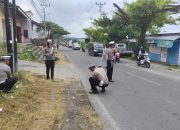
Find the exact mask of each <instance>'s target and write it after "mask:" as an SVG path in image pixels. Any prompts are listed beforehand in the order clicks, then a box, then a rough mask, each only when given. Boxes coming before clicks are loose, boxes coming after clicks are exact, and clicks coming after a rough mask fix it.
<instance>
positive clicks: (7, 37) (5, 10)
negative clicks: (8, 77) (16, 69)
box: [4, 0, 13, 73]
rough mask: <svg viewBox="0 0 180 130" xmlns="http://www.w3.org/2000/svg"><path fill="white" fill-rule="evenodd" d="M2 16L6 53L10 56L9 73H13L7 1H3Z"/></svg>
mask: <svg viewBox="0 0 180 130" xmlns="http://www.w3.org/2000/svg"><path fill="white" fill-rule="evenodd" d="M4 15H5V24H6V42H7V53H8V55H10V56H11V58H10V64H9V65H10V67H11V72H12V73H13V53H12V35H11V26H10V17H9V0H4Z"/></svg>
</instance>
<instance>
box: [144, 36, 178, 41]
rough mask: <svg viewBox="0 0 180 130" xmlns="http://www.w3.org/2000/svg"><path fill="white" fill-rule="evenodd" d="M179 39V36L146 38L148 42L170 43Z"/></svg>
mask: <svg viewBox="0 0 180 130" xmlns="http://www.w3.org/2000/svg"><path fill="white" fill-rule="evenodd" d="M179 38H180V35H177V36H157V37H151V36H148V37H146V39H147V40H170V41H175V40H177V39H179Z"/></svg>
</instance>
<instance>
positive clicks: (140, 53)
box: [138, 47, 146, 61]
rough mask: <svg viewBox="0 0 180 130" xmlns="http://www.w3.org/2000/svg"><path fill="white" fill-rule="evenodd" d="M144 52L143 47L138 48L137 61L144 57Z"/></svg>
mask: <svg viewBox="0 0 180 130" xmlns="http://www.w3.org/2000/svg"><path fill="white" fill-rule="evenodd" d="M145 53H146V51H145V50H144V48H143V47H141V48H140V50H139V58H138V60H139V61H141V60H143V59H144V54H145Z"/></svg>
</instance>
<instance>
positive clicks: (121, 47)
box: [115, 43, 133, 56]
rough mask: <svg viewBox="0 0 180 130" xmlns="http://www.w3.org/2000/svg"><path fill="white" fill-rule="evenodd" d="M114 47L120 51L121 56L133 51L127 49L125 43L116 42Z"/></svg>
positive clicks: (128, 54)
mask: <svg viewBox="0 0 180 130" xmlns="http://www.w3.org/2000/svg"><path fill="white" fill-rule="evenodd" d="M115 47H116V48H117V49H118V50H119V51H120V53H121V56H131V55H132V54H133V51H128V50H127V47H126V44H125V43H116V44H115Z"/></svg>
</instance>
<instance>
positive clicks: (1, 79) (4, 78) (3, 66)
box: [0, 56, 17, 93]
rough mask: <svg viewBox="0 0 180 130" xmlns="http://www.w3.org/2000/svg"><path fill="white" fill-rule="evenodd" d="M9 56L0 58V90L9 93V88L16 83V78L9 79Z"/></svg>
mask: <svg viewBox="0 0 180 130" xmlns="http://www.w3.org/2000/svg"><path fill="white" fill-rule="evenodd" d="M10 58H11V57H10V56H1V61H2V62H1V63H0V90H3V92H5V93H10V92H11V88H12V87H13V86H14V84H15V83H16V82H17V78H16V77H11V68H10V67H9V59H10Z"/></svg>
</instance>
